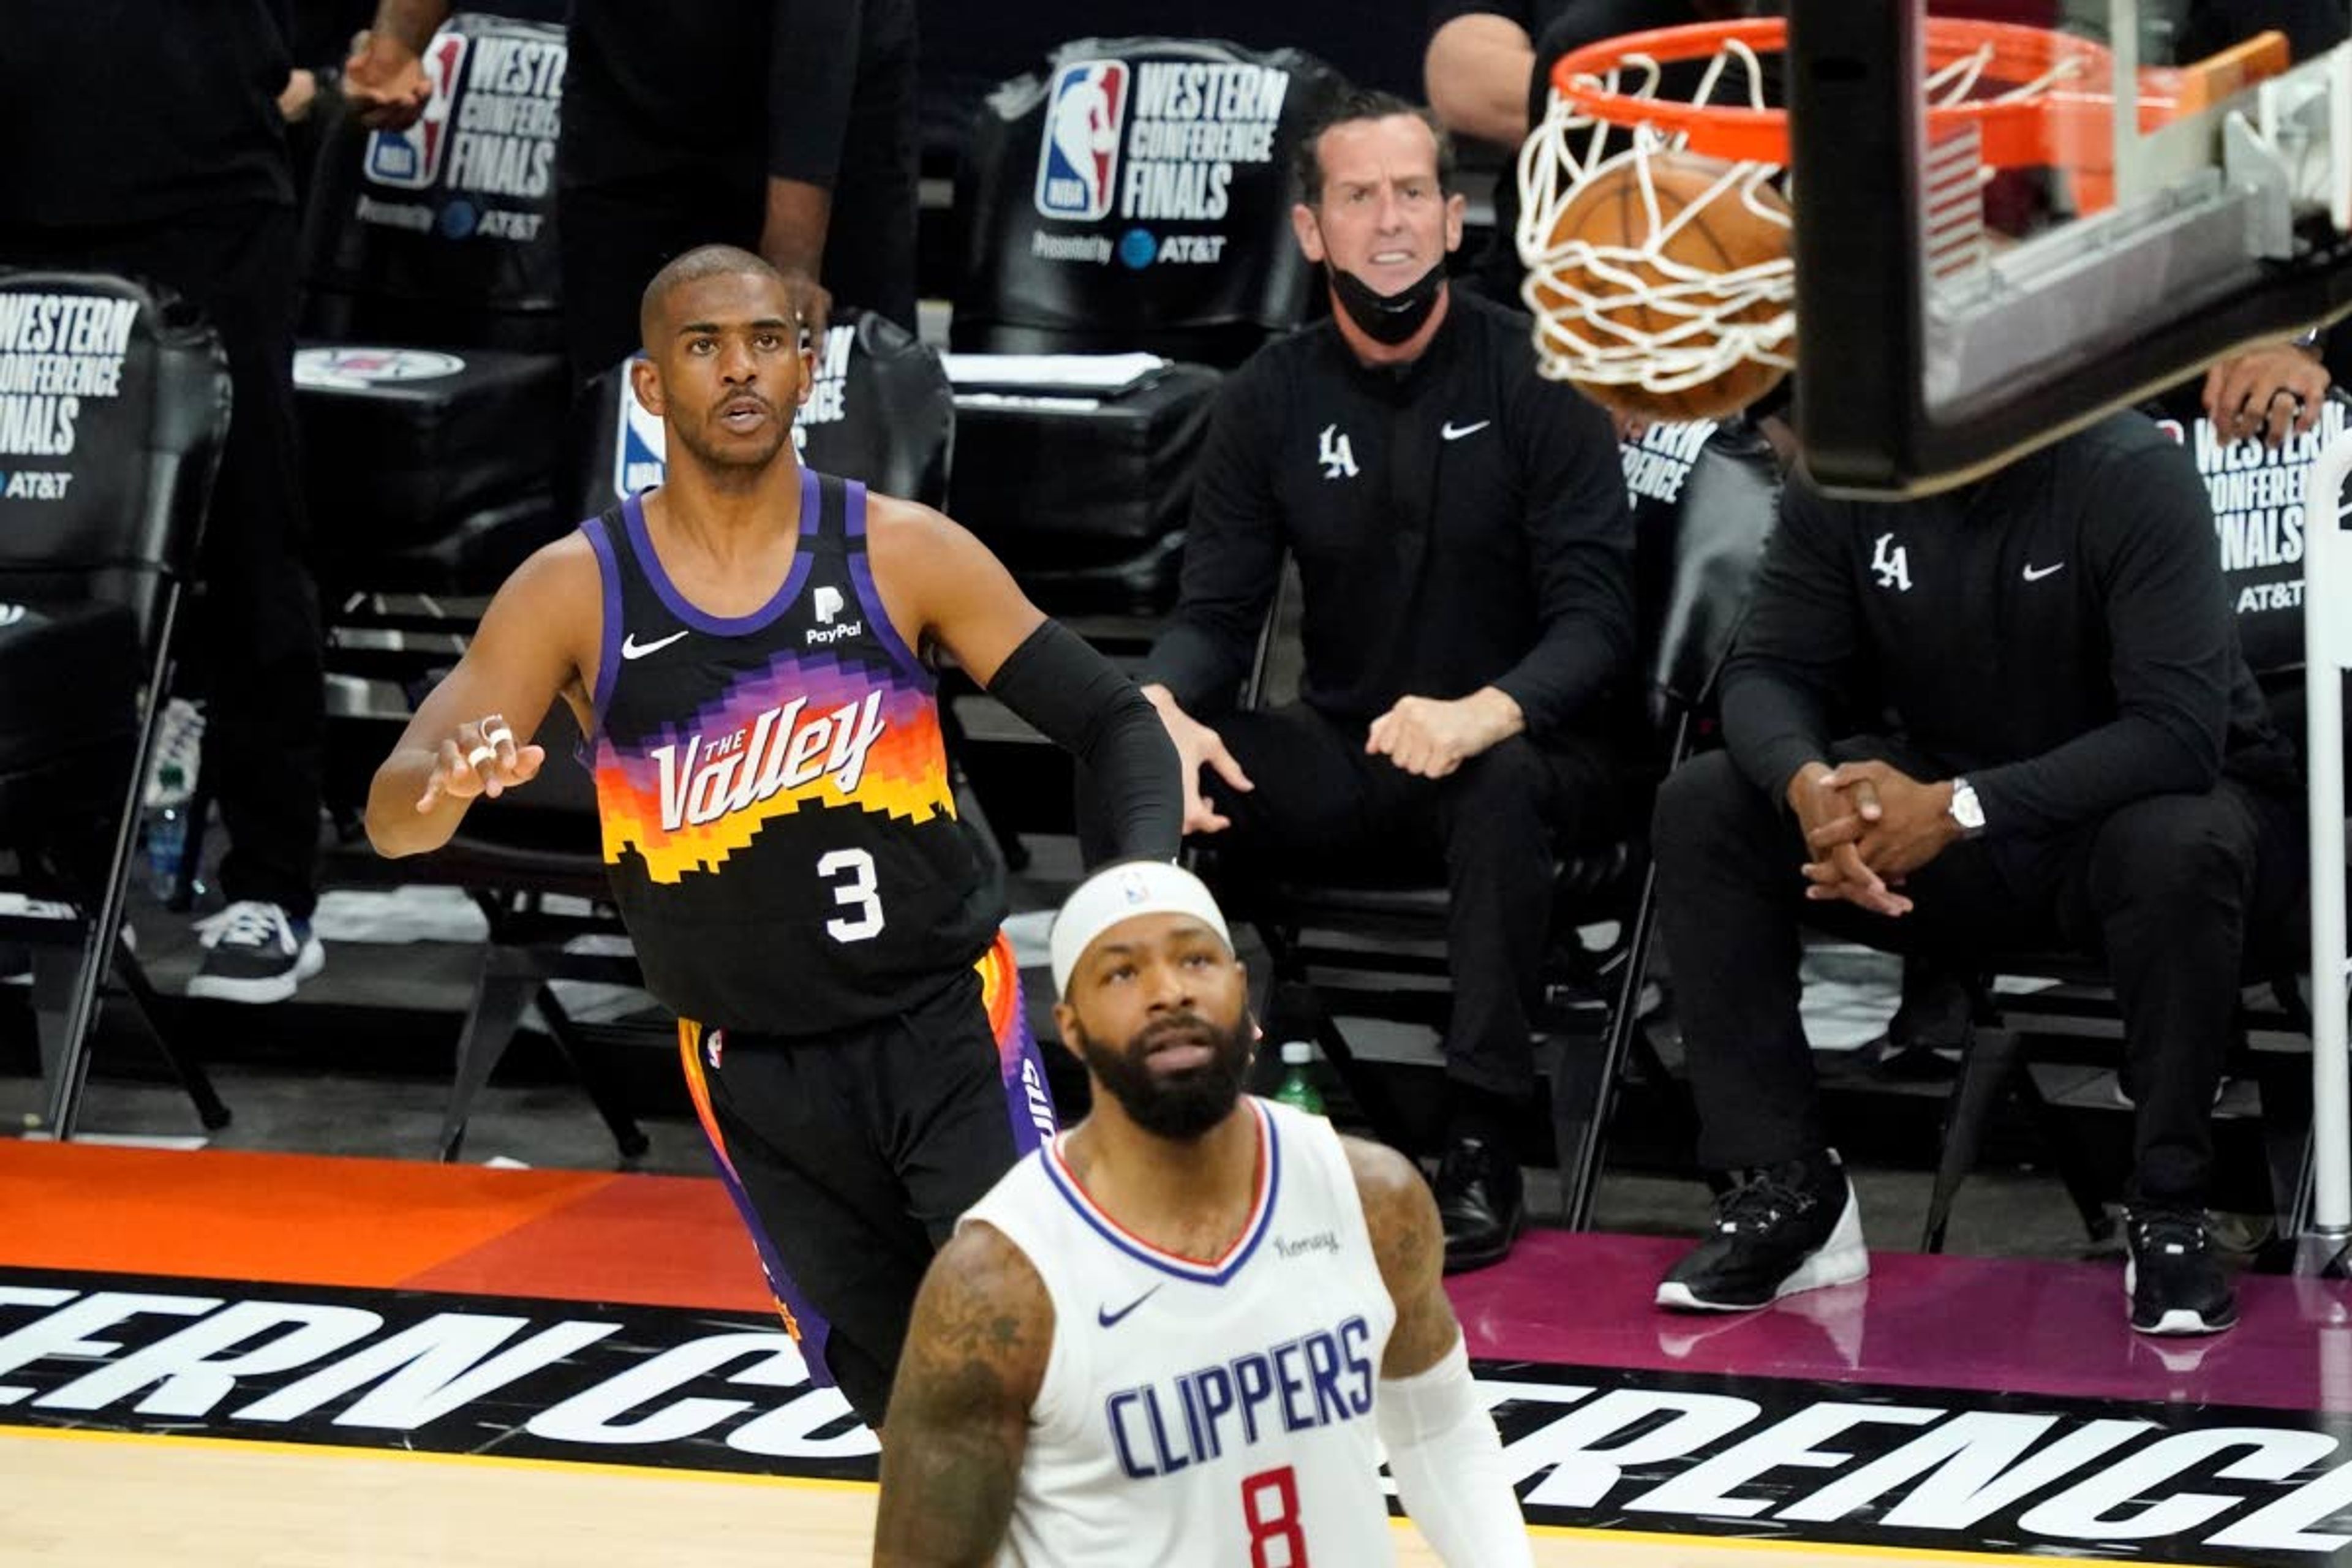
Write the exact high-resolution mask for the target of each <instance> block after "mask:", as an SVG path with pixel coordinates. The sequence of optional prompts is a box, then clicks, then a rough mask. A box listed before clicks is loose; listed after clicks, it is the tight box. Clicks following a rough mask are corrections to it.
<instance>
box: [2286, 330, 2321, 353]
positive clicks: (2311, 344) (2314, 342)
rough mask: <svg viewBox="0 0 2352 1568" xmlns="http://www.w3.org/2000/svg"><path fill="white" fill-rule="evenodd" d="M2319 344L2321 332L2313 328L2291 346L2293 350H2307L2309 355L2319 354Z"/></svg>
mask: <svg viewBox="0 0 2352 1568" xmlns="http://www.w3.org/2000/svg"><path fill="white" fill-rule="evenodd" d="M2319 344H2320V331H2319V329H2318V328H2317V327H2313V328H2311V329H2310V330H2309V331H2305V333H2304V334H2303V335H2302V336H2301V337H2299V338H2297V339H2295V340H2294V342H2293V343H2291V344H2290V345H2289V346H2290V347H2292V348H2298V349H2302V350H2305V352H2307V353H2318V352H2319Z"/></svg>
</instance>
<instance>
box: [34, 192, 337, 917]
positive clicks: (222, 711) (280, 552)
mask: <svg viewBox="0 0 2352 1568" xmlns="http://www.w3.org/2000/svg"><path fill="white" fill-rule="evenodd" d="M295 259H296V258H295V226H294V214H293V212H292V210H291V209H290V208H285V207H243V208H230V209H224V210H221V211H217V212H205V213H190V214H185V215H183V216H178V217H174V218H172V219H170V220H168V221H166V222H160V223H154V224H142V225H139V226H130V227H123V228H107V229H85V230H50V231H43V232H38V233H34V232H28V231H23V230H18V231H15V232H10V231H8V230H6V229H5V228H0V263H13V264H16V265H22V266H45V267H74V268H89V269H92V270H96V271H101V272H117V273H122V274H127V275H131V276H135V277H140V278H144V279H151V280H152V281H154V282H156V283H160V284H163V285H164V286H166V287H168V288H170V289H174V290H176V291H177V292H178V293H180V294H182V295H183V296H184V297H185V298H187V299H188V300H191V301H193V302H194V304H195V305H196V306H197V308H199V309H200V310H203V311H204V312H205V316H206V318H207V319H209V320H210V321H211V322H212V324H213V327H214V328H215V331H218V332H219V333H220V338H221V344H222V346H223V348H224V349H226V352H227V354H228V370H229V379H230V381H231V383H232V384H233V390H232V396H233V398H234V408H233V411H232V413H231V415H230V420H229V431H228V441H227V444H226V447H225V448H224V450H223V451H222V454H221V465H220V476H219V478H218V479H216V480H215V483H214V486H213V497H212V510H211V512H210V514H209V517H208V520H207V521H206V523H205V548H204V555H203V562H202V578H203V584H204V600H203V603H202V605H201V606H199V609H200V614H199V615H198V616H197V617H196V624H195V627H194V630H195V633H196V635H195V637H194V638H192V639H190V643H184V644H183V647H190V651H192V652H193V653H194V655H195V659H194V662H196V663H198V664H200V665H201V666H202V668H203V673H204V679H203V680H202V682H201V687H202V689H204V690H205V692H206V694H207V701H206V705H205V708H206V710H205V763H204V767H205V783H206V784H207V785H208V786H209V787H210V789H211V792H212V795H213V798H214V800H215V802H216V803H218V805H219V806H220V812H221V818H222V821H223V823H224V824H225V825H226V827H227V829H228V840H229V847H228V853H227V854H226V856H225V857H224V858H223V859H222V861H221V868H220V879H221V889H222V890H223V891H224V892H225V893H226V895H227V896H228V897H229V899H231V900H239V899H259V900H266V901H268V902H271V903H277V904H282V905H284V906H285V907H286V909H287V910H288V911H289V913H292V914H294V915H296V916H308V915H309V914H310V909H311V906H312V905H313V904H314V903H315V902H316V901H317V893H316V889H315V885H314V884H315V871H316V862H317V857H318V846H319V799H320V767H321V751H322V747H323V744H324V731H325V724H326V692H325V682H324V678H323V676H322V674H321V672H320V628H319V593H318V587H317V585H316V584H314V583H313V582H312V580H311V577H310V569H309V566H308V565H307V564H306V563H305V561H304V558H303V552H304V550H305V549H306V547H307V528H306V524H305V516H304V508H303V498H302V481H301V467H300V460H299V447H298V446H297V443H296V431H295V423H294V381H293V360H294V298H295V295H294V272H295ZM112 460H118V461H122V462H131V461H136V460H137V458H136V454H133V453H128V452H125V453H120V454H114V455H113V458H112ZM191 644H192V645H193V646H192V647H191Z"/></svg>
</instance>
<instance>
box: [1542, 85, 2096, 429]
mask: <svg viewBox="0 0 2352 1568" xmlns="http://www.w3.org/2000/svg"><path fill="white" fill-rule="evenodd" d="M1992 58H1993V55H1992V50H1991V48H1990V46H1987V47H1982V48H1979V49H1977V50H1973V51H1969V52H1968V53H1965V54H1961V55H1958V56H1957V57H1955V58H1951V59H1949V60H1947V61H1945V62H1943V63H1942V64H1940V65H1939V66H1937V68H1935V69H1934V70H1932V71H1931V72H1930V73H1929V74H1928V77H1927V81H1926V84H1925V87H1926V94H1927V100H1928V102H1929V103H1931V104H1933V105H1935V106H1937V107H1938V108H1943V107H1948V106H1950V105H1954V104H1958V103H1960V102H1962V101H1964V100H1969V99H1971V98H1976V97H1978V96H1979V95H1981V96H1984V97H1988V98H2000V99H2008V98H2022V97H2030V96H2032V95H2034V94H2036V93H2041V92H2044V91H2047V90H2050V89H2052V88H2053V87H2054V86H2057V85H2059V84H2060V83H2062V82H2064V81H2066V80H2067V79H2070V78H2072V77H2074V76H2076V75H2078V74H2080V73H2081V72H2082V70H2083V65H2082V62H2080V61H2079V60H2074V59H2062V60H2061V61H2059V62H2058V63H2056V64H2055V65H2053V67H2052V68H2050V69H2048V70H2046V71H2045V72H2043V73H2042V75H2041V76H2039V77H2037V78H2035V79H2033V80H2032V81H2029V82H2024V83H2021V84H2018V85H2015V86H2009V87H2002V88H1998V89H1995V90H1993V91H1991V92H1983V91H1982V89H1983V88H1984V87H1985V85H1986V84H1985V83H1984V80H1983V77H1984V72H1985V68H1986V67H1987V66H1988V65H1989V64H1990V62H1991V60H1992ZM1661 74H1662V73H1661V68H1660V66H1659V63H1658V61H1657V60H1656V59H1654V58H1652V57H1650V56H1648V55H1645V54H1639V53H1633V54H1627V55H1625V56H1622V58H1620V59H1619V60H1618V61H1617V63H1616V64H1614V65H1612V67H1611V68H1609V70H1608V71H1607V72H1606V73H1605V74H1603V75H1601V76H1598V77H1591V78H1587V80H1590V81H1592V82H1593V83H1594V84H1595V85H1597V86H1598V87H1600V88H1601V89H1604V90H1606V91H1609V92H1612V93H1617V94H1621V95H1622V96H1624V97H1627V98H1635V99H1654V98H1655V97H1656V96H1657V91H1658V84H1659V80H1660V77H1661ZM1718 90H1721V91H1722V92H1723V93H1724V96H1725V98H1726V100H1727V101H1729V102H1731V103H1732V104H1734V105H1735V106H1736V107H1742V108H1748V109H1759V110H1760V109H1764V108H1766V107H1767V105H1766V103H1765V100H1764V74H1763V70H1762V68H1761V67H1760V66H1759V62H1758V60H1757V57H1756V52H1755V51H1754V50H1753V49H1752V48H1750V47H1748V45H1747V44H1746V43H1744V42H1742V41H1741V40H1739V39H1738V38H1727V39H1726V40H1724V43H1723V46H1722V47H1721V49H1720V50H1719V51H1718V52H1717V54H1716V56H1715V58H1713V59H1712V60H1710V61H1709V62H1708V63H1707V68H1706V74H1705V75H1704V76H1703V77H1702V78H1701V79H1700V80H1699V85H1698V89H1697V90H1696V92H1695V93H1693V94H1692V95H1691V101H1692V102H1694V103H1700V104H1707V103H1714V102H1715V101H1717V92H1718ZM1612 132H1615V133H1616V134H1617V135H1618V136H1619V137H1620V138H1621V139H1628V138H1629V139H1630V142H1631V144H1630V146H1627V147H1626V149H1625V150H1624V151H1622V152H1619V153H1614V154H1612V153H1610V152H1609V144H1610V138H1611V134H1612ZM1685 140H1686V139H1685V136H1684V135H1683V133H1682V132H1668V131H1664V130H1661V129H1659V128H1658V127H1655V126H1653V125H1647V124H1634V125H1631V126H1627V125H1622V124H1619V123H1615V122H1612V121H1602V120H1597V119H1595V118H1593V117H1592V116H1591V115H1589V114H1586V113H1585V112H1583V111H1582V110H1580V109H1579V108H1578V107H1577V106H1576V105H1575V104H1573V103H1571V102H1570V101H1569V100H1567V99H1564V98H1562V97H1561V96H1560V95H1559V93H1558V92H1557V91H1554V92H1553V93H1552V95H1551V105H1550V109H1549V112H1548V113H1547V114H1546V115H1545V117H1544V121H1543V123H1542V124H1541V125H1538V127H1536V129H1535V132H1534V133H1533V134H1531V135H1530V136H1528V140H1527V142H1526V144H1525V145H1524V146H1523V147H1522V148H1521V149H1520V151H1519V171H1518V172H1519V227H1518V234H1517V241H1518V247H1519V259H1520V261H1521V262H1523V263H1524V264H1525V265H1526V267H1527V268H1528V278H1527V282H1526V284H1525V285H1524V286H1523V288H1522V290H1521V296H1522V298H1523V299H1524V300H1526V302H1527V306H1528V310H1530V311H1531V312H1533V314H1534V316H1535V318H1536V355H1537V360H1538V365H1539V367H1540V368H1541V370H1542V372H1543V374H1545V375H1547V376H1549V377H1550V378H1551V379H1553V380H1555V381H1576V382H1584V383H1591V384H1599V385H1602V386H1611V385H1614V386H1630V387H1639V388H1641V389H1642V390H1643V391H1644V392H1649V393H1654V394H1660V395H1671V394H1674V393H1679V392H1687V391H1689V390H1690V389H1691V388H1693V387H1697V386H1705V385H1706V384H1709V383H1711V382H1713V381H1715V380H1716V379H1717V377H1720V376H1722V375H1724V374H1727V373H1728V372H1730V371H1731V370H1732V369H1734V368H1735V367H1737V366H1738V365H1739V364H1741V363H1751V362H1752V363H1759V364H1767V365H1775V366H1778V367H1780V369H1782V370H1793V369H1795V368H1796V361H1795V358H1794V357H1793V352H1792V351H1793V350H1794V347H1795V344H1794V342H1793V339H1794V337H1795V335H1796V311H1795V308H1794V302H1795V299H1796V266H1795V263H1794V262H1793V261H1792V260H1791V259H1790V258H1789V257H1788V256H1786V255H1782V256H1780V257H1776V258H1773V259H1771V260H1769V261H1765V262H1760V263H1758V264H1755V265H1752V266H1748V267H1744V268H1739V269H1738V270H1736V271H1728V272H1726V271H1717V270H1715V269H1712V268H1705V267H1695V266H1692V265H1690V264H1689V263H1687V262H1684V261H1678V260H1676V259H1675V258H1673V257H1671V256H1669V255H1668V254H1667V251H1668V247H1670V246H1671V245H1672V243H1673V242H1674V240H1675V237H1676V236H1678V235H1679V234H1680V233H1681V232H1682V231H1683V229H1684V228H1685V226H1688V225H1689V224H1691V223H1692V222H1694V221H1695V220H1696V218H1697V217H1698V216H1699V215H1701V214H1703V213H1704V212H1706V209H1707V208H1708V207H1709V206H1711V205H1714V204H1715V203H1716V202H1717V201H1718V200H1721V199H1722V198H1724V197H1725V196H1727V195H1728V196H1732V197H1734V198H1736V199H1737V200H1738V202H1739V204H1740V205H1742V206H1744V207H1746V208H1747V209H1748V212H1749V213H1750V214H1752V215H1753V216H1756V217H1759V218H1761V219H1763V220H1764V221H1766V222H1768V223H1770V224H1772V225H1774V226H1778V227H1780V228H1781V229H1787V228H1788V227H1789V226H1790V223H1789V215H1788V213H1787V212H1786V211H1785V210H1783V208H1782V206H1781V205H1780V204H1778V203H1774V202H1771V201H1770V200H1769V197H1766V196H1764V195H1761V194H1760V193H1761V192H1762V190H1763V187H1764V186H1765V184H1767V182H1769V181H1770V180H1772V179H1773V178H1774V177H1775V176H1776V175H1778V174H1780V165H1779V164H1776V163H1724V164H1722V166H1721V168H1722V172H1721V174H1719V175H1718V176H1717V179H1716V180H1715V181H1714V183H1713V184H1710V185H1709V186H1708V187H1707V188H1706V191H1705V192H1704V193H1702V194H1701V195H1699V196H1698V197H1697V199H1696V200H1694V201H1692V202H1690V203H1689V204H1688V205H1685V206H1684V207H1683V208H1682V210H1681V211H1679V212H1677V213H1676V214H1675V216H1674V217H1673V218H1672V219H1670V220H1669V219H1665V218H1664V216H1663V215H1662V214H1661V213H1660V211H1659V205H1658V193H1657V189H1656V186H1655V184H1654V183H1653V176H1652V171H1651V160H1652V159H1653V158H1654V157H1655V156H1657V155H1658V154H1660V153H1675V152H1679V151H1681V150H1682V148H1683V145H1684V143H1685ZM1965 142H1966V146H1965V149H1962V148H1958V147H1956V148H1954V149H1953V150H1952V151H1953V152H1954V153H1955V154H1956V156H1955V158H1954V160H1953V162H1954V163H1956V165H1958V166H1957V167H1956V171H1955V180H1954V181H1952V182H1947V183H1946V184H1945V186H1944V188H1943V189H1941V190H1937V191H1931V193H1930V200H1931V204H1934V203H1942V204H1943V205H1942V207H1941V208H1940V209H1939V210H1941V211H1942V212H1944V213H1947V214H1950V213H1953V212H1955V211H1956V208H1955V205H1954V203H1953V201H1952V199H1951V198H1953V197H1960V198H1963V199H1962V201H1961V203H1960V205H1964V206H1965V207H1966V208H1967V209H1968V210H1967V211H1965V212H1959V213H1958V217H1959V218H1962V219H1966V220H1968V221H1965V222H1959V221H1955V220H1953V219H1952V218H1940V219H1938V224H1939V226H1938V227H1937V229H1936V230H1935V231H1934V232H1933V233H1931V234H1930V236H1929V237H1928V238H1929V240H1930V247H1929V248H1930V252H1931V260H1932V261H1933V262H1934V264H1935V266H1936V268H1937V272H1938V275H1939V276H1942V275H1947V274H1949V273H1951V272H1953V271H1956V270H1964V269H1966V268H1969V267H1971V266H1980V265H1981V261H1982V256H1983V247H1982V227H1983V211H1982V205H1981V201H1980V198H1979V196H1978V190H1979V187H1980V186H1981V184H1982V182H1983V181H1984V180H1986V179H1989V178H1990V176H1991V174H1992V171H1990V170H1989V169H1985V168H1983V167H1981V166H1980V164H1979V163H1978V162H1977V161H1976V159H1975V157H1974V156H1973V150H1974V145H1975V143H1974V138H1973V132H1968V133H1967V134H1966V137H1965ZM1628 163H1631V164H1632V166H1633V171H1634V174H1635V179H1636V188H1637V189H1638V190H1639V192H1640V194H1641V197H1642V203H1643V209H1644V212H1645V215H1646V216H1647V218H1648V223H1647V230H1648V238H1647V239H1646V240H1644V241H1643V243H1642V244H1640V245H1595V244H1592V243H1591V242H1590V241H1588V240H1583V239H1570V240H1565V241H1563V242H1561V243H1559V244H1558V245H1555V244H1553V243H1552V239H1551V237H1552V235H1553V233H1554V232H1555V231H1556V230H1557V229H1558V227H1559V218H1560V215H1561V214H1562V213H1564V212H1565V211H1567V209H1568V207H1569V205H1570V203H1571V202H1573V201H1574V200H1575V199H1576V196H1577V195H1578V193H1579V192H1580V190H1581V189H1582V188H1583V187H1584V185H1585V184H1586V183H1587V182H1589V181H1591V180H1592V179H1594V178H1596V177H1598V176H1600V175H1601V174H1606V173H1610V172H1612V171H1614V170H1616V169H1619V168H1621V167H1622V166H1624V165H1626V164H1628ZM1932 172H1933V171H1932V169H1931V173H1932ZM1952 184H1957V185H1958V187H1959V189H1957V190H1955V189H1951V188H1950V187H1951V185H1952ZM1774 307H1777V309H1776V308H1774ZM1644 321H1646V322H1647V323H1648V325H1647V326H1643V325H1641V324H1637V323H1642V322H1644ZM1660 321H1663V322H1664V325H1659V324H1658V323H1659V322H1660Z"/></svg>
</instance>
